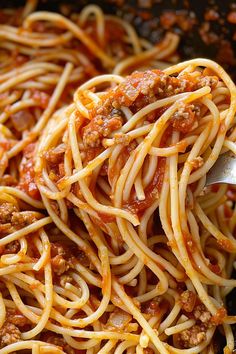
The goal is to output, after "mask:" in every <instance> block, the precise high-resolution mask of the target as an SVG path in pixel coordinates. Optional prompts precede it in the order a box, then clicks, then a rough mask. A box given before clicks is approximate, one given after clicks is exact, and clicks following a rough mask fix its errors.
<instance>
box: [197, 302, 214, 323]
mask: <svg viewBox="0 0 236 354" xmlns="http://www.w3.org/2000/svg"><path fill="white" fill-rule="evenodd" d="M193 316H194V318H195V319H196V320H199V321H201V322H202V323H205V324H208V323H209V321H210V320H211V313H210V312H209V311H208V310H207V309H206V307H205V305H203V304H200V305H197V306H196V307H195V309H194V311H193Z"/></svg>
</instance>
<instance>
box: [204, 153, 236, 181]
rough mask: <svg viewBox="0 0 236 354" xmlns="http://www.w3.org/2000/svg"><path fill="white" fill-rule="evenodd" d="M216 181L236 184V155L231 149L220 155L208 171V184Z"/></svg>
mask: <svg viewBox="0 0 236 354" xmlns="http://www.w3.org/2000/svg"><path fill="white" fill-rule="evenodd" d="M215 183H228V184H236V156H235V155H234V154H233V153H232V152H231V151H228V152H226V153H224V154H222V155H220V156H219V157H218V159H217V161H216V163H215V164H214V166H213V167H212V168H211V169H210V171H209V172H208V173H207V177H206V186H209V185H211V184H215Z"/></svg>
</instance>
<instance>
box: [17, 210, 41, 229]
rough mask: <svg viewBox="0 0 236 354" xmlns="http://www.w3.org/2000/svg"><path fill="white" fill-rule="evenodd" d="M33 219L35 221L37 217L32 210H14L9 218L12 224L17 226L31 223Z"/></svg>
mask: <svg viewBox="0 0 236 354" xmlns="http://www.w3.org/2000/svg"><path fill="white" fill-rule="evenodd" d="M35 221H37V218H36V217H35V213H34V212H32V211H21V212H15V213H13V215H12V218H11V222H12V225H14V226H16V227H19V228H22V227H25V226H27V225H30V224H33V223H34V222H35Z"/></svg>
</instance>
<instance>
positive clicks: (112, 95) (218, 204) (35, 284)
mask: <svg viewBox="0 0 236 354" xmlns="http://www.w3.org/2000/svg"><path fill="white" fill-rule="evenodd" d="M35 7H36V2H35V1H28V2H27V4H26V6H25V7H24V8H23V9H21V10H19V12H18V13H17V14H16V13H14V12H13V11H12V10H4V11H3V13H2V14H1V15H2V16H1V23H3V19H4V21H5V22H6V23H4V24H1V25H0V58H1V67H0V95H1V96H0V97H1V99H0V109H1V113H0V123H1V124H0V348H1V349H0V352H1V354H6V353H12V352H17V351H22V352H23V351H24V350H27V349H28V350H31V351H32V353H34V354H39V353H55V354H56V353H58V354H59V353H68V354H80V353H81V354H82V353H86V354H97V353H99V354H105V353H107V354H109V353H114V354H122V353H127V354H135V353H137V354H153V353H161V354H168V353H176V354H178V353H186V354H192V353H202V354H213V353H217V350H218V348H219V343H218V338H219V337H221V336H222V338H223V337H225V343H224V344H223V346H224V347H225V348H224V350H225V351H224V352H225V353H227V354H229V353H232V351H233V349H234V336H233V332H232V328H231V325H232V324H234V323H236V317H235V316H229V315H228V314H227V305H226V296H227V295H228V294H229V293H230V292H231V291H232V290H233V289H234V287H235V286H236V280H235V279H233V278H232V276H231V274H232V271H233V268H234V262H235V256H236V240H235V237H234V235H235V226H236V209H234V206H235V203H234V201H235V200H236V191H235V190H234V189H233V187H231V186H227V185H216V186H214V188H212V187H211V188H210V187H205V182H206V174H207V172H208V171H209V169H210V168H211V167H212V166H213V165H214V163H215V161H216V160H217V158H218V156H219V155H220V154H222V153H224V152H226V151H228V150H232V151H233V153H236V145H235V143H234V141H235V138H236V128H235V112H236V88H235V85H234V83H233V82H232V81H231V79H230V77H229V76H228V75H227V74H226V73H225V72H224V70H223V69H222V68H221V67H220V66H219V65H217V64H216V63H214V62H212V61H210V60H206V59H195V60H191V61H188V62H184V63H180V64H177V65H173V66H170V64H168V63H170V62H173V61H175V60H176V54H175V51H176V48H177V45H178V38H177V36H175V35H173V34H167V35H166V37H165V38H164V40H163V41H162V42H161V43H159V44H158V45H156V46H151V45H150V44H149V43H147V42H146V41H145V40H143V39H141V38H139V37H138V36H137V35H136V33H135V31H134V29H133V28H132V27H131V26H130V25H129V24H128V23H126V22H124V21H122V20H120V19H118V18H116V17H112V16H105V15H104V14H103V13H102V11H101V9H100V8H99V7H96V6H92V5H91V6H88V7H85V8H84V9H83V10H82V12H81V13H80V14H79V15H76V14H72V15H71V20H69V19H68V18H66V17H63V16H62V15H59V14H55V13H49V12H33V11H34V10H35ZM147 67H150V68H154V69H149V70H147V69H146V68H147ZM156 67H159V68H161V69H162V71H161V70H159V69H156ZM134 69H135V70H136V69H139V71H134V73H132V74H129V73H130V72H131V71H133V70H134ZM142 69H145V70H142ZM98 74H100V75H98ZM128 74H129V75H128ZM88 79H89V80H88ZM87 80H88V81H87ZM220 333H221V335H219V334H220Z"/></svg>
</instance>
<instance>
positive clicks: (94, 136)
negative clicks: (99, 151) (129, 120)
mask: <svg viewBox="0 0 236 354" xmlns="http://www.w3.org/2000/svg"><path fill="white" fill-rule="evenodd" d="M122 123H123V113H122V112H121V111H119V110H117V109H112V110H111V112H108V111H107V109H106V107H100V108H99V109H98V110H97V112H96V116H95V117H94V119H93V120H92V121H91V123H90V124H88V125H87V126H86V127H85V129H84V133H83V142H84V145H85V147H92V148H96V147H99V145H100V144H101V139H102V138H104V137H108V136H109V135H110V134H111V133H112V132H113V131H115V130H117V129H119V128H121V126H122Z"/></svg>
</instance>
